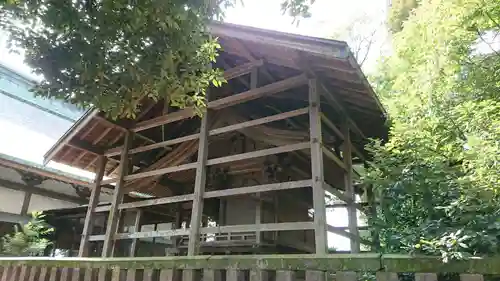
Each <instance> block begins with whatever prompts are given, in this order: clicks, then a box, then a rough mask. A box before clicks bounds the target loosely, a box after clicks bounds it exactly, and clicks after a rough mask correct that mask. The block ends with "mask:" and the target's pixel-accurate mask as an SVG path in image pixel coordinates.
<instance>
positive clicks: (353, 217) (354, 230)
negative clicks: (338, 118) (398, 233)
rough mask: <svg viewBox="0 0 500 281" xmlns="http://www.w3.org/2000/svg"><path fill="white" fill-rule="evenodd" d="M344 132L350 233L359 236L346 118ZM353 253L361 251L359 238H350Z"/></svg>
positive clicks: (349, 135)
mask: <svg viewBox="0 0 500 281" xmlns="http://www.w3.org/2000/svg"><path fill="white" fill-rule="evenodd" d="M342 133H343V135H344V145H343V146H342V157H343V158H344V166H345V171H344V186H345V191H346V192H345V194H346V196H347V197H348V198H349V200H350V201H351V202H347V218H348V228H349V233H351V234H352V235H354V236H356V237H359V230H358V219H357V211H356V207H355V206H354V203H355V201H356V197H355V194H354V184H353V180H352V173H353V171H352V151H351V133H350V130H349V123H348V122H347V120H344V122H343V124H342ZM350 242H351V253H359V251H360V244H359V240H358V239H350Z"/></svg>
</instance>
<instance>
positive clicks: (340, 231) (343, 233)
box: [326, 224, 360, 242]
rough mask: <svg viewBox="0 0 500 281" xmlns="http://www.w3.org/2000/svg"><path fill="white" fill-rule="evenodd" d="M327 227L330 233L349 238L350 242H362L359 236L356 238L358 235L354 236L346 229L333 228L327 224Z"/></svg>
mask: <svg viewBox="0 0 500 281" xmlns="http://www.w3.org/2000/svg"><path fill="white" fill-rule="evenodd" d="M326 227H327V230H328V232H331V233H335V234H338V235H340V236H343V237H346V238H349V239H350V240H356V241H358V242H359V241H360V238H359V236H356V235H354V234H352V233H350V232H347V231H345V230H343V228H344V227H338V226H332V225H329V224H327V226H326Z"/></svg>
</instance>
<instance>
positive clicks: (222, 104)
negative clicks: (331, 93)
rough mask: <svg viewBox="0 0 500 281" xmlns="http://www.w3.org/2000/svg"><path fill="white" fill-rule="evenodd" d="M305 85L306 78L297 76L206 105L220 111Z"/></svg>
mask: <svg viewBox="0 0 500 281" xmlns="http://www.w3.org/2000/svg"><path fill="white" fill-rule="evenodd" d="M306 83H307V77H306V76H305V75H298V76H295V77H291V78H288V79H285V80H281V81H278V82H275V83H271V84H267V85H265V86H262V87H259V88H256V89H250V90H248V91H246V92H243V93H240V94H236V95H232V96H229V97H225V98H221V99H218V100H215V101H211V102H209V103H208V104H207V107H208V108H210V109H222V108H226V107H229V106H232V105H236V104H240V103H244V102H247V101H251V100H254V99H258V98H260V97H263V96H266V95H272V94H276V93H280V92H283V91H285V90H288V89H291V88H295V87H298V86H301V85H304V84H306Z"/></svg>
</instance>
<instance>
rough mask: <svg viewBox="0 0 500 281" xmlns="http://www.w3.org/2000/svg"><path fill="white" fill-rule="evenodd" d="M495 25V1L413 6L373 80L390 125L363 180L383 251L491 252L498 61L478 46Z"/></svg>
mask: <svg viewBox="0 0 500 281" xmlns="http://www.w3.org/2000/svg"><path fill="white" fill-rule="evenodd" d="M495 19H500V2H498V1H496V0H467V1H460V0H427V1H420V5H419V6H418V8H416V10H415V11H414V13H413V14H412V15H410V17H409V18H408V20H407V21H406V22H405V23H404V25H403V29H402V30H401V31H400V32H399V33H397V34H395V35H394V42H393V48H394V52H393V54H392V55H391V56H389V57H386V58H384V59H383V61H382V62H381V64H380V69H379V71H378V74H377V75H376V76H374V77H372V80H373V82H374V83H375V84H376V86H377V91H378V93H379V94H380V95H382V98H383V100H384V102H385V104H386V105H387V107H388V110H389V113H390V120H391V137H390V140H389V142H388V143H386V144H380V143H377V144H374V145H373V146H372V147H371V148H370V149H371V150H372V151H373V153H374V155H375V157H374V160H373V162H372V163H371V165H370V167H369V169H368V173H367V175H366V178H365V181H366V183H368V184H372V185H373V186H374V188H375V189H376V190H377V192H378V196H379V197H380V198H381V200H382V206H381V208H380V209H379V210H378V216H377V218H373V217H372V218H370V219H371V220H372V221H373V222H374V224H375V225H376V226H377V228H378V229H379V231H380V233H381V242H382V246H383V247H382V248H383V250H384V251H387V252H408V251H409V252H421V253H427V254H441V255H442V256H443V258H444V259H445V260H447V259H451V258H463V257H465V256H467V255H471V254H474V255H480V254H493V253H500V246H499V245H500V141H499V140H500V75H499V74H500V55H499V53H498V52H497V51H495V47H494V46H493V45H492V44H486V43H487V42H485V41H483V40H482V39H484V38H485V35H486V34H489V35H490V37H493V38H494V37H495V36H497V35H498V37H497V38H500V35H499V32H500V25H498V23H497V22H496V20H495ZM498 42H500V41H498ZM484 44H486V46H487V47H488V46H489V47H488V48H484ZM480 45H483V48H478V46H480ZM479 49H483V51H482V52H479ZM484 50H486V51H484Z"/></svg>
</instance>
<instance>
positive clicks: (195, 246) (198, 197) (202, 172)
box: [187, 93, 210, 256]
mask: <svg viewBox="0 0 500 281" xmlns="http://www.w3.org/2000/svg"><path fill="white" fill-rule="evenodd" d="M207 94H208V93H207ZM209 114H210V112H209V110H207V111H206V112H205V114H203V117H202V118H201V126H200V139H199V146H198V164H197V166H196V177H195V182H194V198H193V208H192V210H191V224H190V226H189V227H190V231H189V241H188V252H187V254H188V256H194V255H196V254H198V251H199V244H200V225H201V219H202V214H203V195H204V193H205V183H206V179H207V165H206V163H207V157H208V131H209V128H208V117H209Z"/></svg>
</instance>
